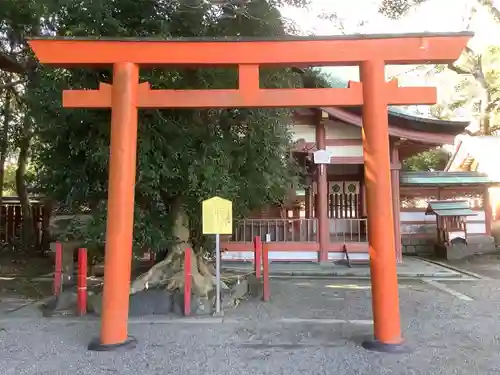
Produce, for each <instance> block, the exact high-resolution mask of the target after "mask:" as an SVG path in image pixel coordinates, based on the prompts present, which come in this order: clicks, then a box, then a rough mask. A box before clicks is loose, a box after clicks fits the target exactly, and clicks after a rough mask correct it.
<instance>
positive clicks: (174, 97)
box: [29, 32, 472, 108]
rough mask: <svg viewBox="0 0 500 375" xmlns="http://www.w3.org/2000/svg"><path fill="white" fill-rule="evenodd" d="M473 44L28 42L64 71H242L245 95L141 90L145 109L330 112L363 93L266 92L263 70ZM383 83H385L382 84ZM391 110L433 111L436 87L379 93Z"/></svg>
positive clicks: (443, 54)
mask: <svg viewBox="0 0 500 375" xmlns="http://www.w3.org/2000/svg"><path fill="white" fill-rule="evenodd" d="M471 37H472V34H471V33H469V32H462V33H439V34H435V33H434V34H429V33H425V34H403V35H349V36H331V37H286V38H282V39H279V40H276V39H245V38H224V39H191V38H183V39H163V40H159V39H110V38H99V39H89V38H83V39H82V38H35V39H31V40H30V41H29V44H30V46H31V48H32V49H33V51H34V53H35V54H36V56H37V57H38V59H39V60H40V62H41V63H43V64H48V65H53V66H59V67H74V66H103V65H104V66H106V65H107V66H110V65H113V64H120V63H129V64H130V63H131V64H136V65H138V66H165V65H170V66H238V70H239V89H236V90H235V89H231V90H229V89H228V90H225V89H223V90H151V89H150V88H149V85H148V84H147V83H142V84H140V85H139V88H138V91H137V93H138V95H137V102H136V105H137V107H141V108H174V107H175V108H230V107H321V106H324V107H327V106H336V105H337V106H338V105H342V106H358V105H362V104H363V94H362V87H361V85H362V84H360V83H358V82H352V83H351V84H350V85H349V88H329V89H261V88H260V87H259V68H260V67H263V66H295V67H297V66H333V65H340V66H342V65H343V66H346V65H360V64H362V63H363V62H364V61H371V60H377V61H381V62H382V63H384V64H416V63H450V62H453V61H455V60H456V59H457V58H458V57H459V56H460V54H461V52H462V50H463V49H464V48H465V46H466V44H467V42H468V41H469V40H470V38H471ZM381 84H382V82H381ZM380 90H383V91H384V92H382V91H380V93H379V94H380V95H384V96H385V97H386V98H387V103H388V104H393V105H410V104H433V103H435V102H436V91H435V89H434V88H430V87H398V86H397V82H390V83H389V84H387V85H386V86H380ZM111 98H112V90H111V86H110V85H104V84H103V85H101V87H100V88H99V90H69V91H65V92H64V96H63V105H64V106H65V107H86V108H110V107H111Z"/></svg>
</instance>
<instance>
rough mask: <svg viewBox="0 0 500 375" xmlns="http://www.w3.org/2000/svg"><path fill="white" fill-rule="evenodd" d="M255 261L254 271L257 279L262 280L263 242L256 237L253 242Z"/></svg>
mask: <svg viewBox="0 0 500 375" xmlns="http://www.w3.org/2000/svg"><path fill="white" fill-rule="evenodd" d="M253 249H254V251H253V261H254V268H255V269H254V271H255V277H256V278H257V279H260V270H261V267H262V240H261V239H260V236H255V238H254V241H253Z"/></svg>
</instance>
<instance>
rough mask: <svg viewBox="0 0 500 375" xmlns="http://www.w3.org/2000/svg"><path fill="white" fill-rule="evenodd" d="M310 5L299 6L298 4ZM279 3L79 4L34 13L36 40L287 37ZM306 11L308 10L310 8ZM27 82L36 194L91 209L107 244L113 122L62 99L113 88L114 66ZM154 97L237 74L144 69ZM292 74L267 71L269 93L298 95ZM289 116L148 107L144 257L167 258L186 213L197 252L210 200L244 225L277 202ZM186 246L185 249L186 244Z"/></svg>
mask: <svg viewBox="0 0 500 375" xmlns="http://www.w3.org/2000/svg"><path fill="white" fill-rule="evenodd" d="M290 2H294V3H301V1H298V2H297V1H292V0H290ZM276 3H277V2H273V1H266V0H254V1H252V2H248V3H244V4H235V5H225V6H213V5H211V4H209V3H208V2H202V1H196V0H185V1H161V0H157V1H151V0H120V1H114V0H103V1H92V0H81V1H76V2H66V3H63V4H59V6H58V7H54V8H51V7H49V6H46V7H45V8H43V9H42V11H39V12H38V13H36V15H37V16H36V17H34V19H28V20H27V21H26V23H27V24H29V23H30V22H33V23H36V22H37V20H38V21H39V20H40V19H43V20H44V24H43V27H41V28H39V30H38V33H36V32H35V31H34V30H35V28H34V27H33V28H31V29H30V30H28V31H26V32H25V34H24V36H28V35H33V33H35V35H60V36H72V37H89V36H90V37H92V36H112V37H158V38H166V37H171V38H175V37H224V36H247V37H280V36H284V35H285V34H286V33H287V25H286V24H285V22H284V20H283V19H282V18H281V15H280V13H279V11H278V9H277V7H276ZM302 3H303V2H302ZM34 73H35V74H34V76H33V79H32V80H31V81H30V84H28V85H26V98H25V100H26V103H27V107H26V108H27V113H28V115H29V118H30V119H32V121H33V129H34V131H33V138H32V143H31V151H32V160H33V162H34V163H35V164H36V167H37V172H38V177H39V185H40V187H41V188H42V189H43V191H45V192H46V193H47V194H49V195H50V196H51V197H52V198H54V199H56V200H58V201H62V202H65V203H66V204H68V205H71V206H82V205H85V206H87V207H89V208H90V209H91V210H92V213H93V219H92V220H90V222H89V224H86V225H85V227H84V228H82V227H81V226H78V227H73V229H74V230H76V231H78V233H73V235H76V236H80V235H81V231H83V232H84V236H85V237H86V241H87V242H88V244H102V243H103V241H104V237H103V236H104V222H105V221H104V216H105V212H106V205H105V201H106V197H107V179H108V178H107V173H108V160H109V130H110V126H109V124H110V113H109V112H108V111H99V110H73V109H63V108H62V104H61V92H62V90H63V89H68V88H96V87H97V85H98V83H99V82H108V83H110V82H111V80H112V72H111V70H110V69H100V70H84V69H70V70H66V69H52V68H48V67H44V66H36V68H35V70H34ZM140 79H141V81H148V82H150V84H151V85H152V87H153V88H174V89H175V88H183V89H189V88H192V89H194V88H196V89H200V88H211V89H214V88H222V87H224V88H234V87H236V85H237V74H236V71H235V70H230V69H224V70H223V69H198V70H195V69H177V70H167V69H159V68H158V69H151V70H146V69H142V70H141V77H140ZM301 84H302V83H301V80H300V76H299V75H298V74H296V73H293V72H292V71H290V70H285V69H282V70H270V69H269V70H262V71H261V86H264V87H267V88H278V87H297V86H299V85H301ZM289 116H290V111H289V110H283V109H273V110H263V109H251V110H250V109H231V110H215V109H213V110H196V111H188V110H147V111H141V112H140V117H139V140H138V157H137V162H138V168H137V184H136V210H135V213H136V220H135V232H134V239H135V247H136V249H140V250H142V249H144V248H148V249H152V250H159V249H163V248H165V247H167V246H169V243H171V241H172V240H173V235H174V233H173V232H172V230H173V228H174V222H175V221H176V220H178V218H179V215H181V216H182V214H185V217H183V219H184V220H187V221H188V222H184V224H185V225H187V226H188V228H189V229H190V239H189V240H190V241H191V242H192V243H193V245H194V246H195V247H198V246H199V245H201V244H202V243H203V238H202V237H201V236H200V214H201V212H200V208H201V201H202V200H203V199H206V198H208V197H211V196H213V195H219V196H222V197H225V198H228V199H231V200H233V201H234V208H235V216H236V217H238V216H242V215H244V214H245V213H247V212H248V211H249V210H252V209H255V208H258V207H261V206H263V205H266V204H269V203H280V202H281V201H282V200H283V198H284V197H285V195H286V193H287V192H288V189H289V188H290V187H291V186H292V185H293V184H294V182H295V176H296V175H297V173H296V172H297V171H296V165H295V163H294V162H293V160H292V158H291V156H290V151H289V150H290V142H291V138H290V135H289V133H288V127H287V125H288V121H289ZM181 240H186V239H184V238H182V239H181Z"/></svg>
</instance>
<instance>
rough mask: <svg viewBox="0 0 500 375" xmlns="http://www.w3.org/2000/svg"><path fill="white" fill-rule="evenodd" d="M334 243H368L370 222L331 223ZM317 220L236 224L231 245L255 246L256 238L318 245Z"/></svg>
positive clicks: (253, 221) (268, 220) (343, 221)
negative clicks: (238, 243)
mask: <svg viewBox="0 0 500 375" xmlns="http://www.w3.org/2000/svg"><path fill="white" fill-rule="evenodd" d="M328 225H329V234H330V241H331V242H367V241H368V237H367V234H366V233H367V219H329V223H328ZM317 231H318V220H317V219H243V220H237V221H236V222H235V224H234V231H233V235H232V238H231V241H236V242H252V241H253V239H254V238H255V236H260V237H261V238H262V240H263V241H264V240H265V239H266V235H267V234H269V235H270V240H271V241H272V242H316V241H317Z"/></svg>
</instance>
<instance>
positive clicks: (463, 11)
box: [281, 0, 500, 119]
mask: <svg viewBox="0 0 500 375" xmlns="http://www.w3.org/2000/svg"><path fill="white" fill-rule="evenodd" d="M495 2H496V4H495V5H496V6H497V7H499V8H500V0H495ZM379 4H380V0H312V4H311V5H310V6H309V9H308V10H304V9H297V8H293V7H284V8H282V10H281V12H282V14H283V16H284V17H286V18H289V19H291V20H293V21H295V23H296V24H297V25H298V26H299V27H300V29H301V30H302V33H303V34H305V35H308V34H315V35H336V34H358V33H362V34H381V33H391V34H393V33H412V32H413V33H415V32H459V31H465V30H469V31H473V32H474V33H475V36H474V38H472V40H471V41H470V43H469V47H471V48H472V49H473V50H475V51H480V50H482V49H484V48H485V47H487V46H490V45H495V44H499V43H500V42H499V38H498V36H499V35H500V25H498V24H496V23H495V22H494V21H493V20H492V19H491V17H490V15H489V14H488V12H486V11H484V9H483V8H481V7H478V8H477V9H478V12H477V13H476V15H475V17H474V18H473V19H472V21H471V20H470V14H471V9H472V6H473V5H475V4H477V2H476V0H428V1H427V2H426V3H424V4H422V5H420V6H417V7H415V8H413V9H412V10H411V11H410V12H409V13H408V14H407V15H406V16H405V17H402V18H401V19H399V20H390V19H388V18H387V17H385V16H383V15H382V14H380V13H379V12H378V5H379ZM322 13H323V14H333V13H335V14H336V15H337V16H338V20H339V21H337V22H335V21H331V20H323V19H321V18H320V17H319V15H320V14H322ZM422 68H425V67H422V66H420V68H418V69H417V67H416V66H408V65H406V66H389V67H387V69H386V74H387V76H388V77H397V78H398V79H399V82H400V85H402V86H406V85H408V86H415V85H421V86H438V97H439V98H440V100H441V101H444V100H447V99H448V98H449V97H450V95H453V87H454V84H455V83H456V80H457V79H458V78H457V77H456V75H455V74H454V73H451V74H450V72H447V74H443V75H439V76H435V75H432V74H431V75H429V74H426V72H428V70H429V69H427V70H426V69H422ZM327 70H328V71H329V72H330V73H333V74H335V75H339V76H341V77H343V78H345V79H350V80H359V70H358V68H357V67H346V68H344V67H340V68H327ZM428 108H429V107H427V106H419V108H418V112H420V113H421V114H423V115H428ZM412 109H413V110H415V111H416V110H417V108H415V107H413V108H412ZM469 118H470V114H469V113H466V112H458V113H457V119H469Z"/></svg>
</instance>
